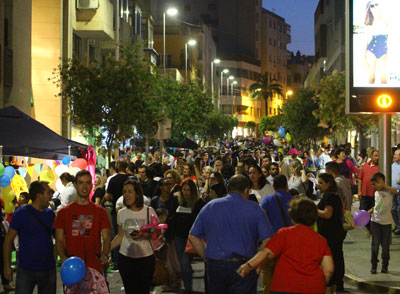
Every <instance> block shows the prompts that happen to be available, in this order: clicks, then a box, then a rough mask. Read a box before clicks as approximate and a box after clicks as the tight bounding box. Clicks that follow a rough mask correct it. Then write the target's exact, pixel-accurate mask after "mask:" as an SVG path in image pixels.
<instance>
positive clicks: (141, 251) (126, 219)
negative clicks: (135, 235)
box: [117, 206, 157, 258]
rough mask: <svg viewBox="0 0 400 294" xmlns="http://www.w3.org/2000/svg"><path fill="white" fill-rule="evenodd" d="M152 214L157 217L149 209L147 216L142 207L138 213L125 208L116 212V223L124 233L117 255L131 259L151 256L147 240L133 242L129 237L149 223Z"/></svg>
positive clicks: (144, 208)
mask: <svg viewBox="0 0 400 294" xmlns="http://www.w3.org/2000/svg"><path fill="white" fill-rule="evenodd" d="M152 214H154V215H157V214H156V213H155V211H154V209H153V208H151V207H149V215H147V206H143V208H142V209H141V210H140V211H133V210H132V209H129V208H126V207H125V208H122V209H121V210H120V211H118V215H117V223H118V225H120V226H121V227H122V230H123V231H124V237H123V238H122V242H121V247H120V249H119V253H121V254H122V255H124V256H127V257H131V258H142V257H147V256H150V255H153V249H152V248H151V244H150V242H149V240H148V239H141V240H133V239H132V236H131V233H132V232H133V231H140V228H141V227H142V226H144V225H147V224H148V223H149V220H150V216H151V215H152Z"/></svg>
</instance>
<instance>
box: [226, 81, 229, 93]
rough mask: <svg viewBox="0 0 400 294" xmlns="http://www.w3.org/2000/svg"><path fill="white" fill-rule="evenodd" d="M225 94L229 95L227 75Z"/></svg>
mask: <svg viewBox="0 0 400 294" xmlns="http://www.w3.org/2000/svg"><path fill="white" fill-rule="evenodd" d="M226 95H227V96H229V77H227V78H226Z"/></svg>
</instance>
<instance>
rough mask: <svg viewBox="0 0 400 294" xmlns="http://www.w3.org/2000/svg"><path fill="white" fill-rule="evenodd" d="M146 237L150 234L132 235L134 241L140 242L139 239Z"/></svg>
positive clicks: (140, 232) (139, 233)
mask: <svg viewBox="0 0 400 294" xmlns="http://www.w3.org/2000/svg"><path fill="white" fill-rule="evenodd" d="M146 235H148V234H147V233H145V232H142V231H139V232H138V233H135V234H132V235H131V236H132V239H133V240H139V239H142V238H145V236H146Z"/></svg>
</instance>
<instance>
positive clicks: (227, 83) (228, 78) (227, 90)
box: [226, 76, 235, 96]
mask: <svg viewBox="0 0 400 294" xmlns="http://www.w3.org/2000/svg"><path fill="white" fill-rule="evenodd" d="M234 78H235V77H234V76H229V77H227V78H226V95H228V96H229V80H233V79H234Z"/></svg>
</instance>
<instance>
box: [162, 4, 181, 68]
mask: <svg viewBox="0 0 400 294" xmlns="http://www.w3.org/2000/svg"><path fill="white" fill-rule="evenodd" d="M166 14H168V15H169V16H175V15H177V14H178V10H177V9H176V8H169V9H167V11H165V12H163V71H164V73H165V59H166V58H165V57H166V56H165V17H166Z"/></svg>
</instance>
